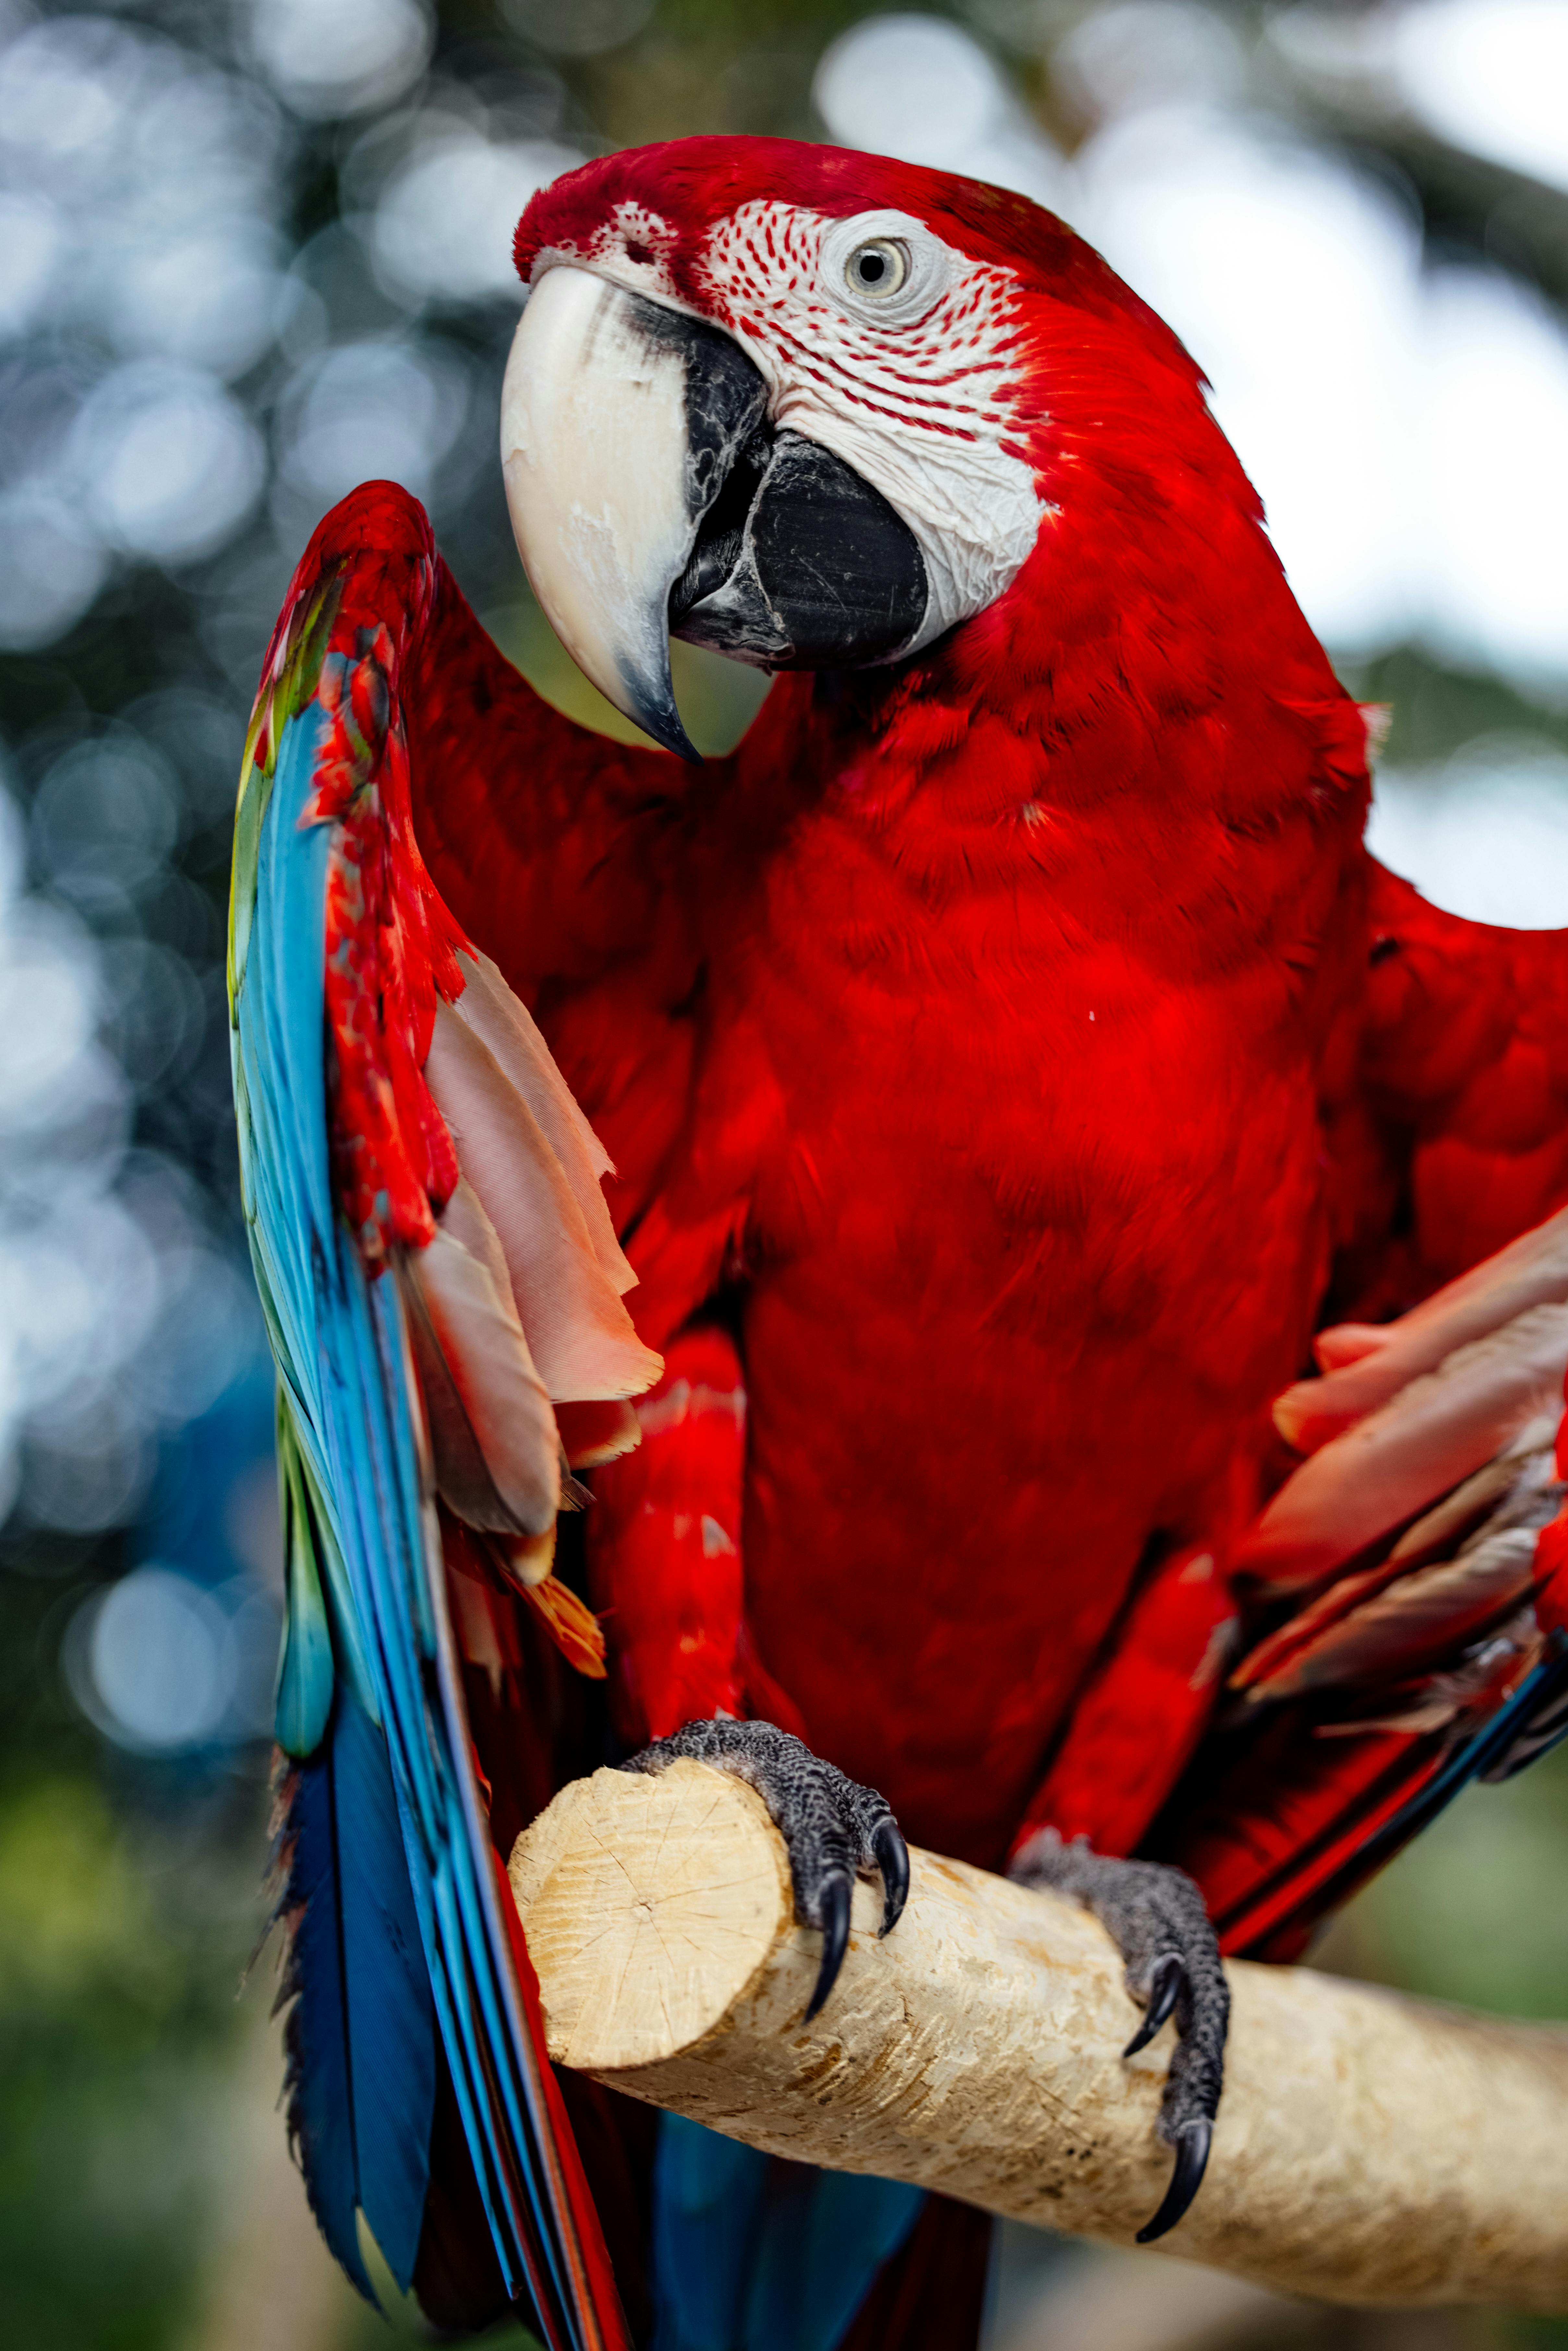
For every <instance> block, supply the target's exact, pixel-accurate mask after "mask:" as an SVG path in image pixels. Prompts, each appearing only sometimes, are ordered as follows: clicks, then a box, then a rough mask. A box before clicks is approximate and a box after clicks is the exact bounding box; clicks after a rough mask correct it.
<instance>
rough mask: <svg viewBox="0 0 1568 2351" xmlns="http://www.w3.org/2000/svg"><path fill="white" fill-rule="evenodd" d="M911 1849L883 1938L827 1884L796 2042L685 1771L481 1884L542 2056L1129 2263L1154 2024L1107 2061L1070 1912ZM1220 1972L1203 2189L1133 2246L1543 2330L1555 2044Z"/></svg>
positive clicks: (722, 1827) (1560, 2184)
mask: <svg viewBox="0 0 1568 2351" xmlns="http://www.w3.org/2000/svg"><path fill="white" fill-rule="evenodd" d="M912 1859H913V1865H914V1876H913V1886H912V1890H911V1895H910V1901H909V1907H908V1909H907V1910H906V1911H905V1913H904V1917H903V1919H902V1921H901V1922H900V1924H899V1926H898V1927H897V1928H896V1929H895V1931H894V1933H893V1934H892V1935H891V1936H889V1937H888V1938H887V1939H886V1940H885V1941H879V1940H878V1938H877V1935H876V1931H875V1929H876V1922H877V1918H878V1915H879V1911H880V1896H878V1895H877V1894H876V1893H875V1892H874V1890H873V1888H872V1887H870V1886H861V1887H859V1888H858V1889H857V1891H856V1895H855V1907H854V1925H853V1930H852V1935H851V1939H850V1948H849V1952H848V1955H847V1957H846V1959H845V1961H844V1966H843V1972H842V1974H841V1977H840V1979H839V1982H838V1984H837V1986H836V1988H835V1990H834V1991H833V1994H832V1997H831V2000H830V2001H828V2003H827V2006H826V2008H825V2009H824V2011H823V2012H822V2013H821V2015H820V2016H819V2017H818V2018H817V2019H816V2020H815V2022H813V2023H811V2024H810V2025H807V2024H805V2023H804V2022H802V2019H803V2015H804V2011H805V2008H806V2003H807V2001H808V2000H809V1998H810V1991H811V1987H812V1984H813V1982H814V1980H815V1977H816V1971H817V1960H818V1951H819V1941H820V1938H818V1936H817V1935H816V1934H814V1933H812V1932H810V1930H808V1929H806V1928H799V1927H797V1926H796V1925H795V1924H794V1920H793V1916H792V1908H791V1902H790V1894H789V1866H788V1862H787V1860H786V1856H785V1853H784V1847H783V1843H782V1841H781V1839H780V1838H779V1834H778V1832H777V1830H776V1829H775V1828H774V1826H773V1824H772V1823H771V1821H770V1820H769V1819H768V1813H767V1811H766V1809H765V1808H764V1806H763V1804H762V1802H761V1801H760V1799H759V1798H758V1796H757V1795H756V1794H755V1793H754V1792H752V1791H751V1790H750V1789H749V1788H747V1787H746V1786H744V1785H743V1784H742V1783H741V1782H738V1781H737V1780H734V1779H731V1778H728V1777H727V1776H726V1775H725V1774H723V1773H721V1772H718V1771H713V1770H712V1769H710V1768H709V1767H708V1766H707V1765H706V1764H701V1763H690V1762H681V1763H677V1764H675V1765H674V1767H673V1768H672V1769H671V1770H670V1771H667V1772H665V1773H664V1775H663V1776H662V1777H661V1778H658V1779H651V1778H646V1777H643V1776H640V1775H636V1774H632V1773H628V1772H620V1771H600V1772H597V1773H595V1775H594V1776H593V1777H592V1778H591V1779H590V1780H582V1781H578V1782H573V1784H572V1785H571V1786H570V1787H568V1788H566V1789H564V1790H563V1791H562V1792H561V1793H560V1794H559V1796H558V1797H557V1798H556V1799H555V1802H553V1803H552V1804H551V1805H550V1807H549V1811H548V1812H546V1813H543V1814H542V1815H541V1816H540V1818H539V1819H538V1821H536V1822H535V1823H533V1825H532V1826H531V1827H530V1828H529V1829H528V1831H527V1832H526V1834H524V1835H523V1836H522V1837H520V1838H519V1839H518V1841H517V1848H516V1850H515V1852H514V1854H513V1855H512V1863H511V1879H512V1886H513V1891H514V1893H515V1895H516V1897H517V1907H518V1909H519V1911H520V1913H521V1915H522V1918H523V1921H524V1926H525V1928H526V1930H527V1935H528V1949H529V1950H530V1952H531V1953H532V1956H533V1960H534V1965H535V1967H536V1969H537V1970H538V1978H539V1988H540V1992H541V1996H542V1999H543V2002H544V2012H545V2018H546V2025H547V2030H548V2033H549V2045H550V2053H551V2055H552V2056H554V2057H555V2058H556V2059H557V2060H558V2061H559V2062H560V2063H564V2064H569V2065H572V2066H575V2067H577V2068H578V2069H580V2071H581V2072H584V2073H587V2074H592V2075H593V2076H594V2077H595V2078H596V2079H598V2080H600V2081H602V2082H606V2083H609V2084H611V2085H612V2086H613V2087H614V2088H616V2089H619V2090H623V2091H626V2092H629V2093H630V2094H631V2095H632V2096H633V2097H638V2098H643V2099H645V2100H647V2101H649V2102H650V2103H652V2104H653V2105H659V2106H666V2107H670V2108H672V2109H674V2111H675V2112H677V2113H680V2114H684V2115H689V2116H693V2117H694V2118H695V2120H697V2121H699V2122H703V2123H707V2124H709V2125H711V2126H713V2128H715V2129H716V2130H721V2131H726V2132H727V2133H729V2134H730V2135H731V2136H732V2137H736V2138H741V2139H746V2140H748V2141H749V2142H750V2143H751V2144H752V2145H754V2146H757V2147H765V2148H767V2149H768V2150H769V2151H770V2152H772V2153H775V2154H778V2155H784V2156H790V2157H793V2158H797V2159H799V2160H800V2161H803V2162H810V2163H818V2164H824V2165H827V2166H829V2167H830V2168H836V2169H840V2170H844V2171H862V2172H871V2173H877V2174H881V2175H883V2177H886V2178H891V2179H906V2180H913V2181H916V2182H918V2183H920V2184H921V2185H922V2186H925V2187H929V2188H936V2189H942V2190H943V2191H944V2193H946V2194H947V2195H949V2196H956V2197H959V2198H961V2199H964V2200H965V2201H967V2202H968V2203H972V2204H977V2205H981V2206H983V2207H985V2208H986V2209H987V2210H989V2211H993V2212H998V2213H1002V2214H1007V2215H1010V2216H1011V2217H1013V2218H1015V2219H1017V2220H1028V2221H1034V2222H1039V2223H1042V2224H1045V2225H1048V2226H1050V2227H1051V2228H1056V2229H1062V2230H1066V2231H1070V2232H1071V2233H1073V2234H1075V2235H1081V2236H1086V2237H1095V2238H1100V2239H1103V2240H1105V2241H1109V2242H1112V2243H1116V2244H1126V2243H1130V2242H1131V2241H1132V2238H1133V2235H1134V2231H1135V2230H1136V2229H1137V2228H1138V2226H1139V2225H1140V2224H1141V2223H1142V2222H1143V2221H1144V2220H1146V2219H1147V2218H1148V2216H1149V2215H1150V2213H1151V2212H1153V2210H1155V2206H1156V2204H1157V2203H1158V2202H1159V2199H1160V2196H1161V2194H1162V2192H1163V2189H1164V2187H1165V2183H1166V2176H1167V2174H1168V2171H1169V2168H1170V2160H1171V2158H1170V2156H1169V2153H1168V2151H1167V2150H1166V2147H1164V2146H1163V2145H1162V2143H1161V2142H1160V2141H1159V2140H1158V2139H1157V2138H1156V2137H1155V2128H1154V2126H1155V2116H1156V2114H1157V2112H1158V2106H1159V2094H1160V2085H1161V2081H1162V2079H1163V2075H1164V2071H1165V2066H1166V2059H1167V2056H1168V2052H1169V2048H1170V2028H1168V2027H1167V2029H1166V2032H1164V2033H1162V2034H1161V2035H1159V2036H1158V2037H1157V2038H1156V2040H1155V2043H1154V2044H1153V2046H1152V2047H1151V2048H1149V2049H1147V2050H1145V2051H1144V2052H1143V2053H1141V2054H1140V2055H1139V2056H1138V2057H1136V2058H1134V2059H1133V2060H1132V2061H1131V2062H1130V2063H1125V2062H1124V2060H1123V2058H1122V2056H1121V2050H1122V2048H1123V2046H1124V2043H1125V2042H1126V2040H1127V2038H1128V2036H1129V2035H1130V2034H1131V2032H1133V2030H1134V2025H1135V2023H1136V2022H1137V2017H1138V2011H1137V2010H1136V2009H1135V2007H1134V2003H1133V2001H1131V1999H1130V1998H1129V1997H1128V1994H1127V1992H1126V1991H1125V1989H1124V1985H1123V1982H1122V1973H1121V1963H1120V1960H1119V1959H1118V1956H1117V1954H1116V1952H1115V1950H1114V1949H1113V1946H1112V1944H1111V1942H1110V1940H1109V1938H1107V1937H1106V1935H1105V1933H1104V1931H1103V1928H1100V1927H1099V1926H1098V1925H1097V1924H1096V1922H1095V1921H1094V1920H1093V1919H1092V1918H1091V1917H1088V1916H1087V1914H1086V1913H1084V1912H1082V1911H1081V1910H1079V1909H1078V1908H1077V1907H1075V1906H1074V1905H1072V1904H1071V1903H1068V1902H1065V1901H1063V1900H1061V1899H1060V1898H1058V1897H1056V1896H1049V1895H1044V1894H1037V1893H1030V1892H1028V1891H1026V1890H1025V1889H1024V1888H1022V1887H1020V1886H1013V1885H1010V1884H1009V1883H1008V1882H1007V1881H1006V1880H1005V1879H1002V1878H998V1877H993V1876H989V1875H988V1873H987V1872H986V1871H984V1870H979V1869H972V1868H969V1867H967V1865H964V1864H962V1863H959V1862H953V1861H946V1860H944V1859H942V1858H941V1857H940V1856H939V1855H936V1854H929V1853H922V1852H919V1851H916V1852H915V1854H914V1855H913V1856H912ZM1229 1974H1230V1981H1231V1989H1232V1995H1233V2000H1234V2011H1233V2022H1232V2027H1231V2038H1230V2053H1229V2064H1228V2074H1227V2082H1226V2091H1225V2097H1224V2101H1223V2104H1222V2105H1221V2107H1220V2112H1219V2121H1218V2128H1217V2130H1216V2134H1215V2142H1214V2154H1213V2158H1212V2160H1211V2163H1210V2166H1209V2172H1208V2178H1207V2180H1206V2182H1205V2184H1204V2187H1203V2189H1202V2191H1201V2193H1200V2194H1199V2196H1198V2198H1197V2202H1196V2204H1195V2205H1194V2207H1193V2209H1192V2211H1191V2212H1190V2213H1189V2214H1188V2216H1187V2218H1186V2220H1184V2221H1183V2222H1182V2224H1181V2225H1180V2227H1179V2228H1178V2229H1176V2231H1175V2232H1174V2233H1173V2234H1172V2235H1171V2236H1170V2237H1168V2238H1166V2240H1165V2241H1164V2243H1163V2245H1162V2251H1165V2252H1173V2253H1178V2254H1181V2255H1183V2256H1185V2257H1186V2258H1187V2259H1190V2260H1193V2261H1198V2262H1208V2263H1210V2264H1211V2265H1213V2266H1215V2267H1217V2268H1220V2269H1225V2270H1229V2271H1233V2272H1235V2273H1239V2274H1240V2275H1242V2276H1246V2277H1249V2278H1253V2279H1256V2280H1258V2281H1260V2283H1265V2284H1268V2285H1271V2286H1274V2287H1276V2288H1280V2289H1282V2290H1284V2291H1286V2292H1289V2293H1295V2294H1312V2295H1315V2296H1319V2297H1322V2298H1324V2299H1327V2300H1330V2301H1338V2302H1346V2303H1359V2304H1375V2303H1391V2304H1421V2303H1427V2304H1433V2303H1460V2302H1479V2303H1494V2304H1508V2305H1510V2306H1511V2307H1514V2308H1529V2309H1534V2310H1546V2311H1568V2034H1565V2033H1563V2032H1557V2031H1555V2030H1554V2029H1552V2028H1550V2027H1546V2026H1527V2025H1521V2024H1511V2023H1506V2022H1498V2021H1494V2020H1491V2019H1488V2018H1481V2017H1476V2016H1470V2015H1467V2014H1465V2013H1463V2012H1461V2011H1458V2010H1453V2009H1447V2008H1441V2007H1438V2006H1437V2005H1435V2004H1432V2003H1429V2002H1423V2001H1416V2000H1410V1999H1406V1998H1402V1997H1400V1996H1398V1995H1396V1994H1394V1993H1392V1992H1387V1991H1380V1990H1377V1989H1375V1988H1373V1987H1370V1986H1367V1985H1364V1984H1355V1983H1349V1982H1345V1981H1342V1980H1338V1979H1336V1978H1333V1977H1329V1976H1321V1975H1317V1974H1314V1973H1313V1972H1312V1970H1309V1969H1304V1968H1290V1969H1275V1968H1263V1967H1251V1966H1248V1965H1246V1964H1245V1963H1237V1964H1233V1965H1232V1967H1231V1968H1230V1970H1229Z"/></svg>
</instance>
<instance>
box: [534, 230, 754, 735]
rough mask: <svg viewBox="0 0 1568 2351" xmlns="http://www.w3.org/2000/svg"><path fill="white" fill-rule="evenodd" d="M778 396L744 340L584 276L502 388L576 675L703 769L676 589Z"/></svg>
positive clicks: (542, 307) (543, 597)
mask: <svg viewBox="0 0 1568 2351" xmlns="http://www.w3.org/2000/svg"><path fill="white" fill-rule="evenodd" d="M767 406H768V387H767V385H766V384H765V383H764V381H763V379H762V377H761V375H760V373H759V372H758V370H757V369H756V368H755V367H753V365H752V364H751V361H750V360H748V359H747V357H746V354H745V353H744V351H742V350H741V349H740V346H739V344H738V343H736V342H734V341H732V340H731V339H730V338H729V337H728V336H727V335H723V334H720V333H719V332H718V330H717V329H716V328H713V327H708V326H705V325H704V324H703V322H702V320H701V319H693V318H689V317H688V316H686V314H685V312H683V311H678V310H672V309H668V308H664V306H663V305H662V304H660V303H656V302H650V301H648V300H647V299H646V298H644V297H643V296H642V295H640V294H632V293H628V292H627V291H626V290H625V288H624V287H619V286H612V285H610V284H608V283H607V282H606V280H605V279H603V278H601V277H594V276H592V275H591V273H590V272H589V271H587V270H583V269H573V268H570V267H568V266H565V265H564V264H563V265H559V266H557V267H555V268H553V269H550V270H548V271H547V272H546V273H545V275H544V277H542V278H541V279H540V280H539V282H538V285H537V286H536V287H535V288H534V290H533V292H532V293H531V294H530V296H529V297H528V305H527V307H526V308H525V309H524V311H523V315H522V319H521V320H520V321H519V323H518V327H517V335H516V338H515V340H514V341H513V344H512V351H511V357H510V359H509V360H508V361H507V375H506V381H505V384H504V386H503V388H502V392H501V463H502V468H503V471H504V473H505V475H506V484H507V508H508V511H509V512H510V515H511V519H512V530H513V533H514V535H515V537H516V538H517V552H518V553H519V555H520V556H521V557H522V559H523V568H524V569H525V570H526V571H527V573H528V580H529V582H530V584H531V585H532V588H533V590H534V593H535V594H536V595H537V596H538V600H539V602H540V603H541V604H542V605H543V607H544V609H545V611H546V613H547V614H548V615H549V621H550V623H551V625H552V626H553V628H554V629H555V632H556V633H557V635H558V636H559V638H560V640H561V642H562V643H563V644H564V645H565V646H566V648H567V651H568V652H569V653H570V654H571V656H572V659H573V660H574V661H575V662H576V663H577V664H578V667H579V668H580V670H582V671H583V673H584V674H585V675H586V676H588V677H590V678H591V680H592V681H593V683H594V684H595V685H596V686H598V688H599V690H600V692H601V694H602V695H605V696H606V697H607V698H608V700H610V701H611V702H612V703H613V704H614V705H615V707H616V708H617V709H618V710H621V711H623V712H624V713H625V715H626V716H627V717H628V718H630V719H632V720H633V721H634V722H635V723H636V725H637V726H641V727H643V728H644V729H645V731H646V732H647V733H648V734H650V735H651V736H652V737H653V739H654V741H655V742H657V743H662V744H663V745H664V747H665V749H666V750H670V751H677V752H679V753H681V754H682V756H683V757H685V758H689V759H695V758H697V756H698V755H697V753H696V751H695V749H694V748H693V747H692V744H691V742H690V741H689V740H688V738H687V736H686V731H685V727H684V726H682V724H681V719H680V714H679V712H678V711H677V710H676V708H675V699H674V692H673V691H672V688H671V684H670V643H669V617H668V616H669V602H670V590H671V589H672V588H673V587H674V584H675V582H676V581H677V580H679V579H680V578H681V575H682V574H683V572H684V571H685V568H686V565H687V562H688V560H689V559H690V556H691V552H692V549H693V547H694V545H695V540H696V536H697V531H698V529H699V528H700V526H701V523H702V520H703V517H704V516H705V515H706V513H707V510H708V508H709V507H711V506H712V504H713V502H714V500H715V499H716V497H717V496H718V493H719V491H720V489H721V488H722V487H723V486H724V483H725V481H726V479H727V476H728V474H729V472H730V469H731V466H732V465H733V464H734V461H735V458H736V455H737V453H738V451H739V450H740V449H741V447H742V446H743V445H744V444H745V443H746V442H747V440H748V439H749V438H750V437H751V435H752V434H754V433H755V432H756V430H757V428H758V426H759V425H760V423H762V420H763V417H764V415H765V413H766V411H767Z"/></svg>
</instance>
